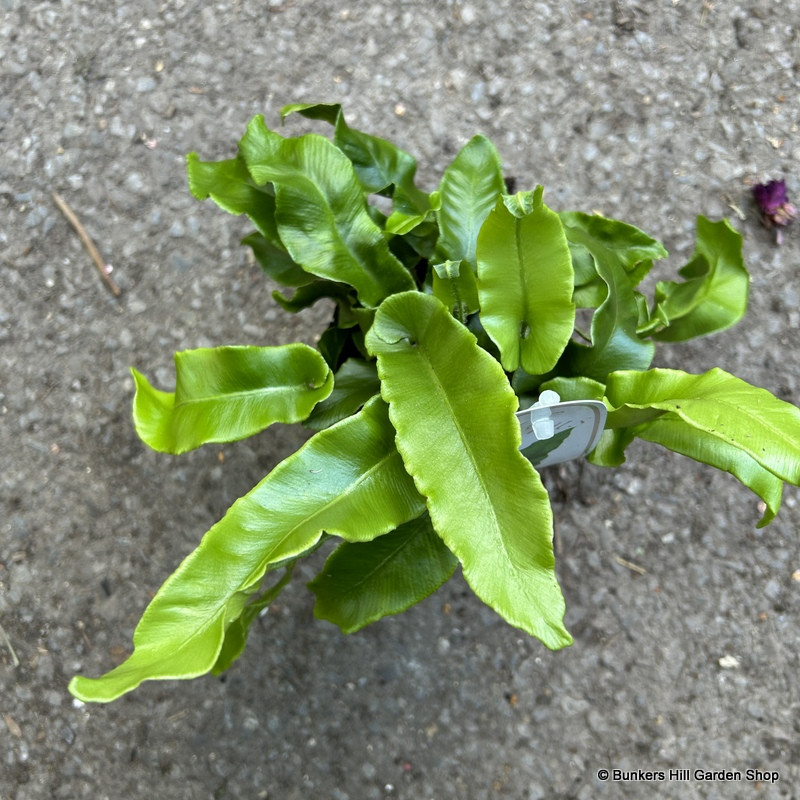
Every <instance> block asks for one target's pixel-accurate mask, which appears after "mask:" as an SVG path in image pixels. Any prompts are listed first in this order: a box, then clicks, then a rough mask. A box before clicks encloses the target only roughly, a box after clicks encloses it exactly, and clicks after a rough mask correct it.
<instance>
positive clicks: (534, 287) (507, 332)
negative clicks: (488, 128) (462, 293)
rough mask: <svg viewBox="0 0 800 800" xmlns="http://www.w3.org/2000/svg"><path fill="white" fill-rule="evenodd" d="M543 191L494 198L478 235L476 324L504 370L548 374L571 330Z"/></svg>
mask: <svg viewBox="0 0 800 800" xmlns="http://www.w3.org/2000/svg"><path fill="white" fill-rule="evenodd" d="M543 191H544V189H543V188H542V187H541V186H538V187H537V188H536V190H535V191H534V192H527V193H520V194H519V195H515V196H512V197H507V198H501V199H500V200H498V202H497V205H496V207H495V208H494V210H493V211H492V212H491V213H490V214H489V216H488V218H487V219H486V222H484V224H483V227H482V228H481V230H480V234H479V235H478V249H477V259H478V298H479V300H480V308H481V322H482V323H483V327H484V328H485V330H486V332H487V333H488V334H489V336H490V337H491V338H492V341H494V342H495V344H496V345H497V346H498V347H499V348H500V355H501V360H502V364H503V368H504V369H505V370H507V371H508V372H513V371H514V370H515V369H517V367H519V366H522V368H523V369H524V370H525V371H526V372H527V373H529V374H531V375H540V374H544V373H546V372H548V371H549V370H551V369H552V368H553V367H554V366H555V364H556V362H557V361H558V359H559V357H560V356H561V354H562V352H563V351H564V348H565V347H566V346H567V342H569V340H570V337H571V336H572V330H573V328H574V326H575V306H574V304H573V302H572V293H573V286H574V273H573V269H572V258H571V256H570V251H569V245H568V244H567V239H566V237H565V236H564V229H563V228H562V226H561V221H560V220H559V218H558V214H556V213H555V212H554V211H551V210H550V209H549V208H548V207H547V206H546V205H545V204H544V202H543V201H542V193H543Z"/></svg>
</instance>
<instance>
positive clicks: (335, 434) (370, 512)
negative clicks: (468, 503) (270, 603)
mask: <svg viewBox="0 0 800 800" xmlns="http://www.w3.org/2000/svg"><path fill="white" fill-rule="evenodd" d="M424 510H425V504H424V501H423V499H422V498H421V497H420V495H419V494H418V493H417V491H416V489H415V488H414V485H413V482H412V480H411V478H410V477H409V476H408V474H407V473H406V471H405V469H404V468H403V463H402V460H401V458H400V455H399V454H398V452H397V450H396V449H395V447H394V429H393V428H392V426H391V424H390V423H389V419H388V417H387V409H386V406H385V404H384V403H383V402H382V401H381V400H380V399H379V398H376V399H375V400H373V401H371V402H370V403H368V404H367V405H366V406H365V407H364V408H363V409H362V411H360V412H359V413H358V414H357V415H355V416H353V417H349V418H348V419H346V420H343V421H342V422H340V423H339V424H338V425H334V426H333V427H332V428H328V429H327V430H325V431H321V432H320V433H317V434H316V435H315V436H313V437H312V438H311V439H309V441H308V442H306V443H305V444H304V445H303V446H302V447H301V448H300V449H299V450H298V451H297V452H296V453H294V454H293V455H291V456H289V458H287V459H286V460H285V461H283V462H282V463H280V464H279V465H278V466H277V467H275V469H274V470H273V471H272V472H271V473H270V474H269V475H267V477H266V478H264V479H263V480H262V481H261V482H260V483H259V484H258V485H257V486H256V487H255V488H254V489H252V490H251V491H250V492H249V493H248V494H246V495H245V496H244V497H242V498H240V499H239V500H237V501H236V502H235V503H234V504H233V505H232V506H231V508H230V509H229V510H228V512H227V514H226V515H225V516H224V517H223V518H222V520H220V521H219V522H218V523H217V524H216V525H214V526H213V527H212V528H211V529H210V530H209V531H208V533H206V535H205V536H204V537H203V540H202V542H201V543H200V545H199V546H198V548H197V549H196V550H195V551H194V552H193V553H192V554H191V555H189V556H188V557H187V558H186V559H185V560H184V561H183V563H182V564H181V565H180V566H179V567H178V569H177V570H176V571H175V572H174V573H173V574H172V575H171V576H170V577H169V578H168V579H167V581H166V582H165V583H164V585H163V586H162V587H161V589H160V590H159V591H158V593H157V594H156V596H155V597H154V598H153V600H152V602H151V603H150V605H149V606H148V607H147V610H146V611H145V612H144V615H143V616H142V619H141V621H140V622H139V625H138V626H137V628H136V631H135V633H134V636H133V642H134V651H133V654H132V655H131V656H130V657H129V658H128V659H127V661H125V662H123V663H122V664H120V665H119V666H118V667H116V668H115V669H113V670H111V671H110V672H108V673H107V674H106V675H104V676H102V677H101V678H95V679H91V678H86V677H83V676H78V677H75V678H73V679H72V681H71V682H70V685H69V690H70V692H72V694H73V695H75V697H77V698H79V699H81V700H84V701H86V702H109V701H111V700H114V699H116V698H117V697H119V696H120V695H122V694H124V693H125V692H128V691H130V690H132V689H135V688H136V687H137V686H138V685H139V684H140V683H141V682H142V681H145V680H156V679H165V678H194V677H197V676H198V675H202V674H204V673H206V672H208V671H209V670H211V669H212V668H213V667H214V666H215V665H216V664H217V662H218V659H219V658H220V653H221V650H222V647H223V641H224V638H225V633H226V630H227V628H228V626H229V625H230V624H231V623H232V622H234V621H235V620H237V619H239V617H240V616H241V614H242V612H243V611H244V610H245V608H246V606H247V603H248V601H249V600H250V598H251V596H252V595H253V593H254V592H255V591H256V590H257V589H258V586H259V584H260V583H261V580H262V579H263V577H264V575H265V573H266V572H267V570H268V569H269V568H270V567H273V566H276V565H281V564H282V563H283V562H287V561H288V560H290V559H293V558H296V557H297V556H300V555H301V554H304V553H306V552H308V551H309V550H310V549H312V548H313V547H314V546H315V545H316V544H317V542H318V541H319V539H320V537H321V536H322V535H323V531H327V532H328V533H329V534H333V535H337V536H341V537H342V538H343V539H345V540H346V541H353V542H355V541H369V540H370V539H373V538H375V537H376V536H380V535H382V534H385V533H388V532H389V531H392V530H394V529H395V528H397V527H398V526H399V525H402V524H403V523H404V522H407V521H409V520H411V519H415V518H416V517H418V516H419V515H420V514H422V513H423V511H424Z"/></svg>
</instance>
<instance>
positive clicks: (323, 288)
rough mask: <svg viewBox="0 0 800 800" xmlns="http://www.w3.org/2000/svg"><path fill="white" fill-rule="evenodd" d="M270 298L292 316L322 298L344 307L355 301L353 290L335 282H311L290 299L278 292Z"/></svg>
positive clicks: (296, 291)
mask: <svg viewBox="0 0 800 800" xmlns="http://www.w3.org/2000/svg"><path fill="white" fill-rule="evenodd" d="M272 297H273V299H274V300H275V302H276V303H278V305H280V306H281V308H283V310H284V311H289V312H291V313H292V314H296V313H297V312H298V311H302V310H303V309H305V308H309V307H310V306H313V305H314V303H316V302H317V300H322V299H323V298H325V299H331V300H337V301H340V302H343V303H345V305H349V304H350V303H352V302H354V301H355V296H354V295H353V290H352V289H351V288H350V287H349V286H348V285H347V284H346V283H336V281H312V282H311V283H307V284H306V285H305V286H300V287H298V288H297V289H296V290H295V292H294V294H293V295H292V296H291V297H286V296H285V295H283V294H281V292H278V291H275V292H273V293H272Z"/></svg>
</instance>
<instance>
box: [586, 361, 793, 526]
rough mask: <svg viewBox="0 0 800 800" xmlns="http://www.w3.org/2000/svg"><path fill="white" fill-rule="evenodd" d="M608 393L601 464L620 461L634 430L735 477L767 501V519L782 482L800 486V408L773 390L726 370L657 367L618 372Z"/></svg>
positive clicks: (777, 501)
mask: <svg viewBox="0 0 800 800" xmlns="http://www.w3.org/2000/svg"><path fill="white" fill-rule="evenodd" d="M606 397H607V403H608V404H609V405H610V407H611V409H612V410H611V412H610V413H609V416H608V421H607V423H606V427H607V428H609V429H611V433H610V435H608V436H606V435H605V434H604V436H606V442H605V443H602V442H601V444H602V445H603V449H601V448H600V447H598V449H599V450H600V453H596V459H593V460H595V463H607V464H611V465H613V464H616V463H619V462H620V460H622V458H623V457H622V453H623V451H624V448H625V446H626V445H627V444H628V443H629V442H630V441H631V439H632V438H633V437H634V436H637V437H639V438H643V439H647V440H649V441H653V442H657V443H659V444H662V445H664V446H665V447H668V448H670V449H672V450H675V451H676V452H678V453H682V454H684V455H688V456H690V457H691V458H694V459H696V460H698V461H702V462H703V463H705V464H710V465H711V466H714V467H717V468H718V469H722V470H725V471H726V472H730V473H731V474H733V475H735V476H736V477H737V478H738V479H739V480H740V481H741V482H742V483H744V484H745V485H746V486H748V487H750V488H751V489H752V490H753V491H754V492H756V493H757V494H758V495H759V496H760V497H761V498H762V499H763V500H764V502H765V503H766V505H767V512H766V514H765V515H764V519H763V520H762V522H761V524H762V525H764V524H766V523H767V522H769V521H770V520H771V519H772V517H774V516H775V514H776V513H777V511H778V508H779V506H780V496H781V482H782V481H788V482H789V483H792V484H795V485H798V484H800V409H798V408H796V407H795V406H793V405H791V404H790V403H785V402H784V401H782V400H779V399H778V398H776V397H774V396H773V395H772V394H770V393H769V392H768V391H767V390H766V389H760V388H758V387H755V386H751V385H750V384H748V383H745V381H743V380H740V379H739V378H736V377H735V376H733V375H730V374H729V373H727V372H724V371H723V370H721V369H712V370H710V371H709V372H706V373H703V374H702V375H690V374H688V373H685V372H681V371H680V370H667V369H655V370H649V371H648V372H618V373H613V374H612V375H610V376H609V380H608V385H607V387H606ZM608 433H609V431H606V434H608Z"/></svg>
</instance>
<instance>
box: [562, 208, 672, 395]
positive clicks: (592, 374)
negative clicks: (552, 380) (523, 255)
mask: <svg viewBox="0 0 800 800" xmlns="http://www.w3.org/2000/svg"><path fill="white" fill-rule="evenodd" d="M560 217H561V222H562V223H563V225H564V231H565V233H566V236H567V239H568V240H569V241H570V242H571V243H572V244H573V245H581V246H583V247H584V248H585V249H586V250H587V251H588V252H589V253H590V254H591V255H592V258H593V259H594V261H595V269H596V270H597V274H598V276H599V278H600V280H601V281H602V282H603V284H604V285H605V296H604V299H603V301H602V303H600V305H599V306H598V307H597V310H596V311H595V312H594V315H593V316H592V324H591V340H592V344H591V345H588V346H587V345H583V344H579V343H577V342H575V341H572V342H570V343H569V345H568V346H567V349H566V351H565V353H564V358H563V360H562V362H561V364H562V367H563V371H564V372H566V371H568V372H569V373H571V374H573V375H585V376H587V377H589V378H593V379H595V380H598V381H600V382H604V381H605V379H606V376H607V375H608V374H609V372H613V371H615V370H620V369H637V370H642V369H647V367H649V366H650V362H651V361H652V360H653V354H654V345H653V343H652V342H649V341H646V340H644V339H642V338H640V337H639V335H638V334H637V332H636V328H637V326H638V323H639V308H638V304H637V302H636V295H635V293H634V289H633V287H634V285H635V283H636V282H637V280H638V278H639V274H640V273H641V272H643V271H645V270H644V267H642V266H641V265H642V264H645V263H646V262H647V263H648V264H649V263H651V260H652V259H653V258H661V257H662V256H663V255H666V251H665V250H664V248H663V247H662V246H661V245H660V244H659V243H658V242H656V241H655V240H653V239H650V237H648V236H646V235H645V234H643V233H641V231H638V230H637V229H636V228H632V227H631V226H628V225H623V223H620V222H617V221H616V220H607V219H605V218H603V217H594V216H590V215H588V214H580V213H577V212H569V213H562V214H561V215H560ZM628 228H630V229H631V230H630V231H626V230H625V229H628ZM616 232H621V233H622V234H625V233H627V234H629V238H630V239H631V241H628V242H627V243H626V241H625V240H624V239H623V242H622V244H620V243H619V242H617V240H616V238H615V235H616ZM560 371H562V370H560Z"/></svg>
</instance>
